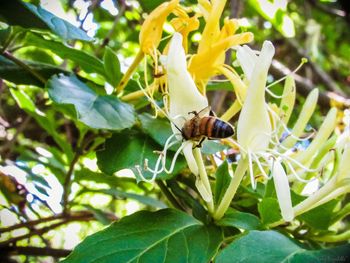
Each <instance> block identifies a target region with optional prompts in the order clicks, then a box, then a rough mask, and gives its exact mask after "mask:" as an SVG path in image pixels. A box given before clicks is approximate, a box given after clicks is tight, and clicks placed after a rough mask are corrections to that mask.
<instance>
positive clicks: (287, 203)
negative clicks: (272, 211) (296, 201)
mask: <svg viewBox="0 0 350 263" xmlns="http://www.w3.org/2000/svg"><path fill="white" fill-rule="evenodd" d="M271 165H272V169H271V171H272V176H273V182H274V184H275V189H276V194H277V199H278V203H279V205H280V209H281V213H282V217H283V219H284V221H286V222H290V221H292V220H293V219H294V211H293V206H292V200H291V195H290V188H289V182H288V178H287V175H286V172H285V171H284V169H283V166H282V165H281V163H280V162H279V161H278V160H275V161H274V162H272V164H271Z"/></svg>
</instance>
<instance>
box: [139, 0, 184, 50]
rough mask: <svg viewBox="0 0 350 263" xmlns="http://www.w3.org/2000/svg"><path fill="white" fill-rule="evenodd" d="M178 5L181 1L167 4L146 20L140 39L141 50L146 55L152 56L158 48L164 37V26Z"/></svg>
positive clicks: (175, 0)
mask: <svg viewBox="0 0 350 263" xmlns="http://www.w3.org/2000/svg"><path fill="white" fill-rule="evenodd" d="M178 4H179V0H172V1H170V2H165V3H163V4H161V5H159V6H158V7H157V8H156V9H154V10H153V11H152V13H150V14H149V16H148V17H147V18H146V20H145V22H144V23H143V25H142V27H141V32H140V37H139V41H140V45H141V49H142V51H143V52H144V53H145V54H152V52H153V50H154V49H155V48H157V47H158V45H159V42H160V40H161V37H162V32H163V24H164V22H165V20H166V18H167V17H168V15H169V14H170V13H171V12H173V10H174V9H175V8H176V7H177V5H178Z"/></svg>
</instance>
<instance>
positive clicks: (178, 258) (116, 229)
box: [63, 209, 223, 263]
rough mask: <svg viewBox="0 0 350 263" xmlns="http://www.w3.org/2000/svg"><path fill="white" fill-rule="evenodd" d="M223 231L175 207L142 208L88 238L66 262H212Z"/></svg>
mask: <svg viewBox="0 0 350 263" xmlns="http://www.w3.org/2000/svg"><path fill="white" fill-rule="evenodd" d="M222 238H223V237H222V232H221V230H220V229H219V228H217V227H215V226H205V225H203V224H202V223H201V222H200V221H197V220H196V219H194V218H193V217H191V216H189V215H187V214H185V213H183V212H180V211H177V210H172V209H164V210H160V211H157V212H148V211H141V212H138V213H135V214H133V215H131V216H127V217H124V218H123V219H122V220H121V221H120V222H116V223H114V224H112V225H111V226H110V227H108V228H106V229H104V230H103V231H101V232H98V233H96V234H94V235H91V236H89V237H88V238H86V239H85V240H84V241H83V242H82V243H81V244H79V245H78V246H77V247H76V248H75V249H74V250H73V252H72V253H71V254H70V255H69V256H68V258H66V260H64V261H63V262H64V263H73V262H74V263H78V262H84V263H91V262H118V263H123V262H171V263H173V262H193V263H207V262H210V260H211V258H212V257H213V256H214V254H215V253H216V251H217V250H218V248H219V246H220V244H221V242H222Z"/></svg>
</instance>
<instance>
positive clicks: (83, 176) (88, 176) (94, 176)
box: [74, 168, 121, 187]
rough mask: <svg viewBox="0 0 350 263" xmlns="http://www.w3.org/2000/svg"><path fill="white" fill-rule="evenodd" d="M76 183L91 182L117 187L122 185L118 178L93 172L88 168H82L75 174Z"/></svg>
mask: <svg viewBox="0 0 350 263" xmlns="http://www.w3.org/2000/svg"><path fill="white" fill-rule="evenodd" d="M74 181H75V182H78V183H79V182H80V181H91V182H95V183H105V184H107V185H109V186H113V187H117V186H119V185H120V181H121V180H120V178H118V177H116V176H110V175H107V174H104V173H99V172H94V171H91V170H89V169H87V168H82V169H81V170H79V171H75V172H74Z"/></svg>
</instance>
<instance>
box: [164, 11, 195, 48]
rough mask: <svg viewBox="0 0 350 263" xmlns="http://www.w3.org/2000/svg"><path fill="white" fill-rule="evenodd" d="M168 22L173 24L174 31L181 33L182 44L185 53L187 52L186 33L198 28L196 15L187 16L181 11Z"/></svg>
mask: <svg viewBox="0 0 350 263" xmlns="http://www.w3.org/2000/svg"><path fill="white" fill-rule="evenodd" d="M170 24H171V25H172V26H173V28H174V29H175V31H176V32H179V33H180V34H181V35H182V45H183V47H184V49H185V53H187V50H188V44H187V43H188V34H189V33H190V32H192V31H194V30H197V29H198V27H199V20H198V17H197V16H196V15H195V16H192V17H189V16H188V15H187V14H186V13H183V14H182V13H181V14H179V16H178V17H175V18H173V19H172V20H171V21H170Z"/></svg>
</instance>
